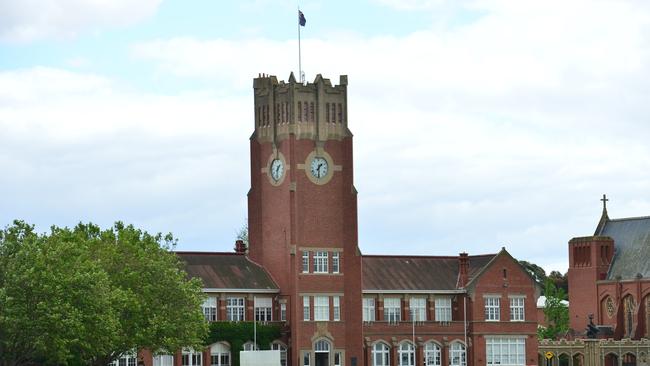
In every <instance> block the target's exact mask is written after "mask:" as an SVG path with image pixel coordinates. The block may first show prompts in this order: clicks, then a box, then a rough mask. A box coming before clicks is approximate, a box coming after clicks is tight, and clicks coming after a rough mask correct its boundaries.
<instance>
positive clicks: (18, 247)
mask: <svg viewBox="0 0 650 366" xmlns="http://www.w3.org/2000/svg"><path fill="white" fill-rule="evenodd" d="M174 244H175V240H174V238H173V237H172V236H171V234H168V235H165V236H163V235H161V234H156V235H151V234H148V233H147V232H143V231H141V230H138V229H136V228H134V227H133V226H131V225H128V226H127V225H124V224H122V223H121V222H117V223H116V224H115V225H114V226H113V227H112V228H109V229H105V230H102V229H100V228H99V227H98V226H96V225H93V224H79V225H77V226H76V227H75V228H74V229H68V228H58V227H55V226H53V227H52V228H51V230H50V232H49V233H48V234H37V233H35V232H34V227H33V226H32V225H29V224H27V223H25V222H22V221H14V223H13V225H11V226H8V227H7V228H5V229H4V230H2V231H0V365H28V364H70V365H75V364H85V365H88V364H93V365H106V364H108V363H109V362H111V361H112V360H114V359H116V358H117V357H118V356H119V355H120V354H122V353H125V352H129V351H132V350H136V349H141V348H148V349H152V350H154V351H156V350H176V349H179V348H181V347H184V346H195V347H201V345H202V343H203V340H204V338H205V335H206V331H207V326H206V324H205V321H204V320H203V316H202V314H201V310H200V309H201V308H200V306H201V303H202V301H203V294H202V292H201V287H202V286H201V283H200V282H199V281H198V280H188V278H187V274H186V273H185V272H184V271H183V267H182V264H181V263H180V261H179V259H178V257H177V256H176V255H174V254H173V253H171V252H170V249H171V248H172V247H173V245H174Z"/></svg>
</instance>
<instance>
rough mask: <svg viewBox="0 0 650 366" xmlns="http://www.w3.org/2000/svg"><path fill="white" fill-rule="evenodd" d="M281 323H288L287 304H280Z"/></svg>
mask: <svg viewBox="0 0 650 366" xmlns="http://www.w3.org/2000/svg"><path fill="white" fill-rule="evenodd" d="M280 321H283V322H286V321H287V304H286V303H281V304H280Z"/></svg>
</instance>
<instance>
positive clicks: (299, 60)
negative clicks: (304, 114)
mask: <svg viewBox="0 0 650 366" xmlns="http://www.w3.org/2000/svg"><path fill="white" fill-rule="evenodd" d="M298 14H300V6H298ZM300 27H301V25H300V19H298V79H299V80H300V83H302V82H303V80H302V54H301V52H300Z"/></svg>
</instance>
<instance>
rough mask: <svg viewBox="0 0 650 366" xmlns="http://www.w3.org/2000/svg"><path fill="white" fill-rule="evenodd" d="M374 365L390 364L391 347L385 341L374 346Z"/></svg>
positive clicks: (383, 365) (385, 365) (387, 365)
mask: <svg viewBox="0 0 650 366" xmlns="http://www.w3.org/2000/svg"><path fill="white" fill-rule="evenodd" d="M372 366H390V348H389V347H388V345H387V344H386V343H384V342H377V343H375V345H374V346H373V347H372Z"/></svg>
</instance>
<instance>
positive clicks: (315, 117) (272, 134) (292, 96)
mask: <svg viewBox="0 0 650 366" xmlns="http://www.w3.org/2000/svg"><path fill="white" fill-rule="evenodd" d="M347 84H348V78H347V76H346V75H341V76H340V77H339V84H338V85H332V83H331V81H330V80H329V79H325V78H323V77H322V76H321V75H320V74H318V75H317V76H316V78H315V79H314V82H312V83H305V84H303V83H300V82H297V81H296V79H295V77H294V75H293V73H291V75H290V76H289V81H288V82H285V81H278V79H277V77H275V76H273V75H265V74H261V75H259V77H257V78H255V79H254V81H253V89H254V91H255V133H254V134H253V137H252V138H256V139H257V140H258V141H260V142H264V141H272V142H280V141H282V140H284V139H286V138H288V137H289V135H291V134H293V135H295V136H296V138H297V139H311V140H315V141H325V140H330V139H335V140H341V139H342V138H344V137H347V136H351V133H350V131H349V129H348V118H347V117H348V109H347Z"/></svg>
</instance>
